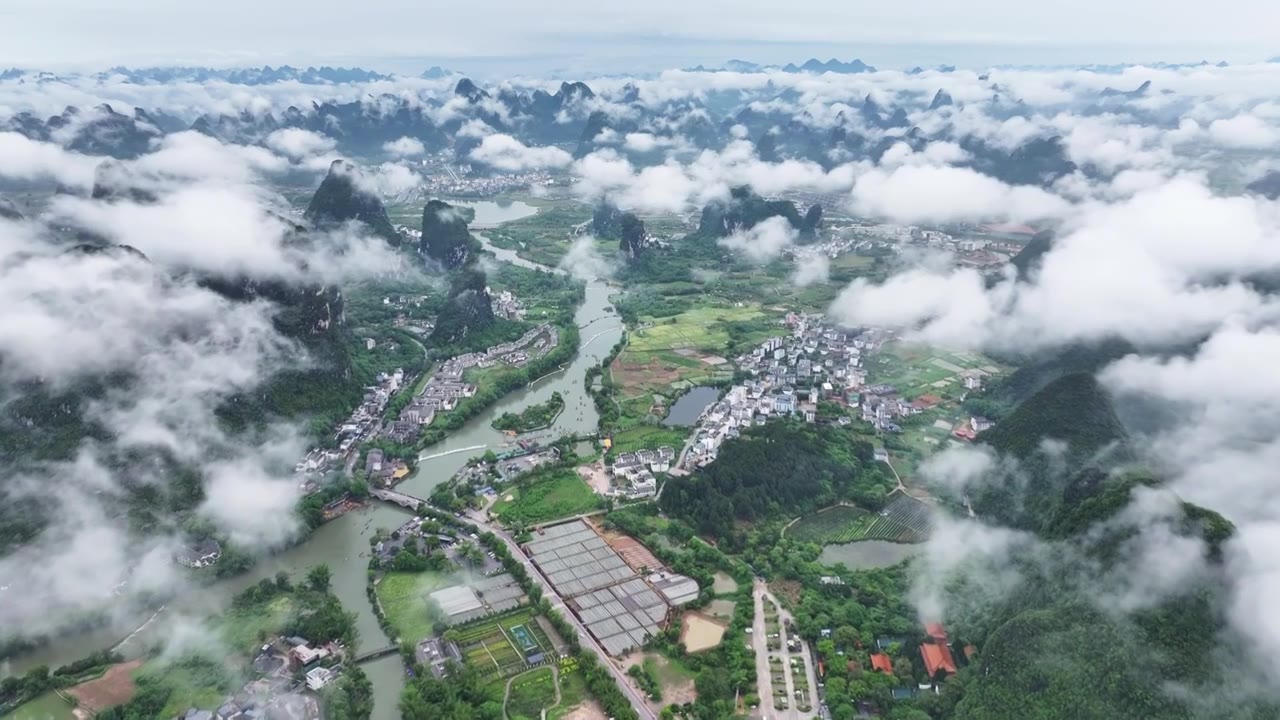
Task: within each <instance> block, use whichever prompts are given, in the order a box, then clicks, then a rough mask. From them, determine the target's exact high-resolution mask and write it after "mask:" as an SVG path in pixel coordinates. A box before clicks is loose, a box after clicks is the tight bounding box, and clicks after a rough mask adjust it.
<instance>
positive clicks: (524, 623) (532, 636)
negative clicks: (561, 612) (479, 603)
mask: <svg viewBox="0 0 1280 720" xmlns="http://www.w3.org/2000/svg"><path fill="white" fill-rule="evenodd" d="M446 637H451V638H452V639H453V640H454V641H455V642H457V643H458V647H460V648H461V649H462V653H463V656H464V657H465V659H466V662H467V664H468V665H470V666H472V667H474V668H476V670H478V671H479V672H480V673H481V674H483V675H485V676H489V677H507V676H509V675H512V674H514V673H516V672H520V671H521V670H524V669H525V668H527V667H528V666H529V663H528V661H527V658H529V657H532V656H535V655H538V654H546V655H549V656H550V657H554V653H553V652H552V650H551V640H550V639H549V638H548V637H547V635H546V633H545V632H543V631H542V628H541V627H540V626H539V625H538V623H537V621H536V620H535V613H534V611H533V610H531V609H529V608H520V609H518V610H513V611H511V612H508V613H503V614H501V615H494V616H492V617H487V618H483V619H481V620H476V621H474V622H472V623H468V624H466V625H459V626H457V627H454V628H451V629H450V630H449V633H448V634H447V635H446Z"/></svg>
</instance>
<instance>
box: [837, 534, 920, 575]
mask: <svg viewBox="0 0 1280 720" xmlns="http://www.w3.org/2000/svg"><path fill="white" fill-rule="evenodd" d="M918 552H920V546H919V545H908V544H906V543H895V542H888V541H886V540H861V541H858V542H851V543H844V544H843V545H828V546H826V547H824V548H822V554H821V555H819V556H818V562H820V563H822V564H823V565H836V564H838V563H844V566H845V567H847V568H849V569H850V570H875V569H877V568H887V567H893V566H894V565H897V564H898V563H900V562H902V561H903V560H906V559H907V558H909V557H911V556H912V555H915V554H916V553H918Z"/></svg>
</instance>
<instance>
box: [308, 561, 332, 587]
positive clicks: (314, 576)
mask: <svg viewBox="0 0 1280 720" xmlns="http://www.w3.org/2000/svg"><path fill="white" fill-rule="evenodd" d="M329 577H330V576H329V566H328V565H325V564H323V563H321V564H319V565H315V566H312V568H311V569H310V570H308V571H307V586H308V587H310V588H311V589H312V590H315V591H316V592H329Z"/></svg>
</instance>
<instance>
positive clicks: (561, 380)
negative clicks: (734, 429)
mask: <svg viewBox="0 0 1280 720" xmlns="http://www.w3.org/2000/svg"><path fill="white" fill-rule="evenodd" d="M480 220H481V218H480V214H479V213H478V214H477V221H478V224H481V223H479V221H480ZM477 237H478V238H480V239H481V243H482V245H485V246H486V248H485V249H486V250H487V251H488V252H490V253H491V254H493V255H494V256H495V257H496V258H497V259H498V260H499V261H501V262H511V263H513V264H516V265H520V266H522V267H526V268H531V269H535V270H541V271H544V272H553V273H558V274H564V271H562V270H560V269H558V268H551V267H546V266H541V265H536V264H534V263H530V262H528V261H527V260H524V259H522V258H519V257H518V256H516V255H515V254H514V253H512V252H510V251H504V250H502V249H500V248H494V247H492V246H491V245H488V243H487V241H486V240H484V238H483V236H482V235H480V234H477ZM612 293H613V290H612V288H610V287H609V285H608V284H607V283H605V282H604V281H603V280H600V279H593V280H591V281H589V282H588V283H587V284H586V287H585V290H584V295H583V301H582V303H581V304H580V305H579V306H578V308H577V310H576V311H575V313H574V327H575V329H576V330H577V331H578V332H579V335H580V336H585V339H582V340H580V341H579V343H578V346H577V350H576V352H574V353H569V354H568V355H569V356H568V357H565V358H564V359H562V360H561V361H560V363H559V365H557V366H556V367H555V369H554V370H552V369H551V368H547V369H546V370H548V371H549V372H547V371H543V372H540V373H536V375H539V376H540V377H537V378H536V380H535V379H531V381H530V382H529V384H527V385H525V386H524V387H521V388H518V389H514V390H513V391H511V392H510V393H509V394H507V395H505V396H503V397H502V398H500V399H498V400H497V401H496V402H494V403H493V404H491V405H490V406H488V407H486V408H484V409H481V410H479V411H478V412H477V413H476V414H475V415H473V416H472V417H470V418H469V419H467V420H466V421H465V422H463V423H462V424H461V426H460V427H458V428H457V429H456V430H454V431H451V432H449V433H448V435H447V437H444V438H443V439H441V440H440V441H439V442H437V443H435V444H433V445H432V446H431V447H430V448H429V449H427V450H424V451H422V452H420V453H419V456H418V463H417V468H416V470H415V472H413V473H412V474H411V475H410V476H408V477H407V478H405V479H404V480H403V481H402V483H401V484H402V486H403V489H404V491H405V492H407V493H409V494H411V495H415V496H417V497H429V496H430V494H431V491H432V489H433V488H434V487H435V486H436V485H439V484H440V483H442V482H445V481H447V480H448V479H449V478H451V477H453V475H454V474H455V473H456V472H457V471H458V470H459V469H460V468H461V467H462V466H463V465H465V463H466V461H467V459H469V458H470V457H472V456H474V455H479V454H482V453H483V452H484V451H485V450H486V449H493V450H495V452H501V451H502V449H504V448H510V447H513V446H514V443H513V441H512V439H511V438H508V437H506V436H505V435H503V434H502V433H501V432H499V431H497V430H494V429H493V428H492V427H491V423H492V422H493V420H494V419H496V418H497V417H499V416H501V415H502V414H503V413H506V412H520V411H522V410H524V409H525V408H527V407H528V406H529V405H532V404H536V403H542V402H546V401H547V400H548V399H549V398H550V397H551V395H552V394H553V393H557V392H558V393H559V394H560V395H561V397H562V398H563V400H564V405H565V407H564V410H562V411H561V413H560V414H559V415H558V416H557V418H556V419H555V421H554V422H553V423H552V427H551V428H550V432H551V433H553V434H555V435H556V436H560V435H574V436H576V435H586V434H592V433H594V432H595V431H596V429H597V426H598V421H599V415H598V414H597V412H596V409H595V403H594V401H593V399H592V398H591V396H590V394H589V393H588V391H587V383H586V382H585V381H584V380H585V378H586V374H587V371H588V369H589V368H591V367H594V366H598V365H600V363H601V360H602V359H603V358H604V357H605V356H606V355H607V354H608V353H609V350H610V348H612V347H614V346H615V345H616V344H617V343H618V342H619V340H621V338H622V333H623V329H622V322H621V318H620V317H619V316H618V314H617V312H616V311H615V310H614V308H613V304H612V302H611V301H610V295H611V294H612ZM530 374H531V375H534V373H530ZM408 517H409V513H408V512H407V511H405V510H402V509H400V508H398V507H394V506H390V505H387V504H385V503H377V504H375V505H374V506H371V507H367V508H363V509H356V510H353V511H352V512H349V513H346V514H345V515H342V516H341V517H338V518H337V519H335V520H333V521H331V522H327V523H324V524H323V525H320V526H319V527H318V528H316V529H315V530H314V531H313V532H312V533H311V534H310V535H309V536H308V537H307V538H306V539H305V540H304V541H302V542H300V543H299V544H298V545H295V546H293V547H291V548H289V549H287V550H285V551H283V552H281V553H280V554H277V555H272V556H268V557H264V558H262V559H261V560H259V562H258V563H257V564H256V565H255V566H254V567H253V568H252V569H250V570H249V571H248V572H246V573H244V574H241V575H238V576H235V577H232V578H228V579H225V580H219V581H217V582H213V583H210V584H208V585H196V584H193V585H192V586H191V587H190V588H188V589H184V590H181V591H177V592H176V593H175V594H176V595H177V597H175V599H174V600H173V601H172V602H170V603H168V609H167V610H166V611H165V613H163V614H162V615H161V617H160V618H159V619H158V620H157V621H156V622H154V623H152V624H151V625H149V626H148V627H147V628H146V629H145V630H144V631H143V632H140V633H138V634H136V635H135V636H133V638H132V639H131V640H130V641H129V642H128V643H127V644H125V646H124V647H123V648H122V649H121V652H122V654H124V655H125V656H126V657H129V656H130V655H136V654H140V653H142V652H143V651H144V650H145V649H146V648H148V647H150V646H152V645H154V644H156V643H162V642H164V641H165V639H166V638H167V637H168V636H170V635H171V633H169V632H168V630H169V629H170V628H172V627H173V625H172V624H171V623H170V622H168V621H169V620H181V621H182V622H189V621H190V619H191V618H193V617H207V616H209V615H212V614H215V613H217V612H220V611H221V610H222V609H225V608H226V607H227V606H228V605H229V604H230V601H231V598H232V597H233V596H234V595H235V594H237V593H239V592H241V591H242V590H244V589H245V588H246V587H248V586H249V585H252V584H254V583H257V582H258V581H260V580H262V579H264V578H270V577H274V576H275V574H276V573H277V572H280V571H285V572H288V573H291V574H297V573H300V572H305V570H306V568H309V567H311V566H313V565H317V564H322V563H323V564H327V565H329V567H330V569H331V571H332V580H331V582H332V586H333V591H334V594H335V595H337V596H338V598H339V600H341V601H342V603H343V605H344V606H345V607H346V608H348V609H349V610H352V611H354V612H355V614H356V629H357V632H358V634H359V637H360V638H362V639H363V643H362V646H367V647H368V648H374V647H377V646H379V645H381V643H382V638H383V637H384V635H383V630H382V626H381V624H380V622H379V621H378V618H377V617H376V614H375V611H374V609H373V607H372V605H371V604H370V603H369V600H368V595H367V589H366V588H367V581H368V572H367V571H368V558H369V555H370V544H369V541H370V538H372V537H373V535H374V532H375V530H376V529H377V528H378V527H383V528H396V527H399V526H400V525H401V524H402V523H403V522H404V520H405V519H407V518H408ZM153 612H154V608H149V609H141V608H139V609H137V610H136V611H135V612H133V613H128V614H126V613H120V614H118V615H117V616H116V617H115V620H116V622H115V623H114V624H112V625H110V626H104V627H101V628H98V629H97V630H95V631H91V632H88V633H77V634H68V635H63V636H60V637H57V638H51V639H50V640H49V641H48V642H46V643H43V644H42V645H41V646H40V647H38V648H34V649H33V650H31V651H30V652H27V653H23V654H21V655H20V656H16V657H14V658H13V659H12V660H11V661H10V662H9V663H8V664H6V666H5V668H4V672H8V673H16V674H21V673H25V672H26V671H27V670H29V669H30V668H32V667H34V666H36V665H41V664H44V665H49V666H51V667H56V666H59V665H64V664H66V663H68V662H72V661H74V660H77V659H79V658H80V657H83V656H84V655H85V654H86V652H87V651H88V650H91V649H93V648H106V647H110V646H112V645H114V644H116V643H118V642H119V641H120V639H121V638H122V637H124V636H126V635H128V634H129V632H130V631H131V630H132V629H133V628H137V627H139V626H140V625H141V624H142V623H143V622H144V621H146V620H147V618H148V617H150V616H151V614H152V613H153ZM362 667H363V668H364V670H365V672H366V674H367V675H368V676H369V679H370V681H371V683H372V684H373V688H374V697H375V698H377V702H376V704H375V706H374V714H373V720H392V719H393V718H397V717H398V716H399V711H398V707H397V701H398V699H399V697H400V693H401V690H402V689H403V688H404V683H405V674H404V670H403V664H402V663H401V661H400V659H399V658H398V657H395V656H388V657H385V658H381V659H378V660H375V661H373V662H370V663H368V664H365V665H363V666H362Z"/></svg>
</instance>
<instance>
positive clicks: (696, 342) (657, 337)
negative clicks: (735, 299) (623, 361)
mask: <svg viewBox="0 0 1280 720" xmlns="http://www.w3.org/2000/svg"><path fill="white" fill-rule="evenodd" d="M764 316H765V313H764V312H763V311H762V310H760V308H759V307H753V306H746V307H724V306H719V305H699V306H695V307H692V308H689V309H688V310H686V311H684V312H682V313H680V314H679V315H675V316H673V317H665V318H653V317H642V318H641V322H642V323H644V324H646V325H648V327H641V328H638V329H636V330H635V331H634V332H632V334H631V342H630V345H629V349H630V350H633V351H635V352H646V351H655V350H674V349H679V348H694V349H700V350H707V351H711V352H718V351H720V350H722V349H724V347H725V346H726V345H728V342H729V328H728V324H729V323H733V322H741V321H745V320H756V319H758V318H762V317H764ZM763 339H764V338H761V340H763Z"/></svg>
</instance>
